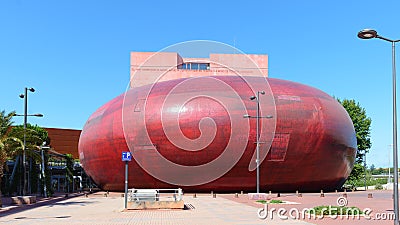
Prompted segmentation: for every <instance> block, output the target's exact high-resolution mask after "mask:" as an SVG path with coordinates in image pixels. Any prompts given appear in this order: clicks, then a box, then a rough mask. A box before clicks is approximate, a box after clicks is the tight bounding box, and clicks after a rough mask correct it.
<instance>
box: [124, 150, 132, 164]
mask: <svg viewBox="0 0 400 225" xmlns="http://www.w3.org/2000/svg"><path fill="white" fill-rule="evenodd" d="M131 160H132V154H131V153H130V152H122V161H123V162H127V161H131Z"/></svg>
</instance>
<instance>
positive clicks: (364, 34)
mask: <svg viewBox="0 0 400 225" xmlns="http://www.w3.org/2000/svg"><path fill="white" fill-rule="evenodd" d="M357 36H358V37H359V38H361V39H371V38H379V39H382V40H384V41H388V42H391V43H392V88H393V176H394V182H393V192H394V198H393V205H394V214H395V220H394V224H396V225H398V224H399V183H398V182H399V174H398V159H397V108H396V45H395V43H396V42H399V41H400V39H399V40H391V39H389V38H385V37H382V36H379V35H378V32H376V30H371V29H364V30H362V31H360V32H358V34H357Z"/></svg>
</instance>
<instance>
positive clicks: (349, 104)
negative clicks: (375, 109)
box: [338, 99, 371, 163]
mask: <svg viewBox="0 0 400 225" xmlns="http://www.w3.org/2000/svg"><path fill="white" fill-rule="evenodd" d="M338 101H339V102H340V103H341V104H342V106H343V107H344V108H345V109H346V111H347V113H348V114H349V116H350V118H351V120H352V121H353V125H354V130H355V131H356V138H357V155H356V163H362V162H363V158H364V155H365V154H366V153H368V151H369V149H370V148H371V139H370V133H371V118H369V117H368V116H367V113H366V111H365V109H364V108H363V107H361V106H360V104H359V103H358V102H356V101H355V100H348V99H344V100H340V99H338Z"/></svg>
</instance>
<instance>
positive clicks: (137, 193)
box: [128, 188, 183, 202]
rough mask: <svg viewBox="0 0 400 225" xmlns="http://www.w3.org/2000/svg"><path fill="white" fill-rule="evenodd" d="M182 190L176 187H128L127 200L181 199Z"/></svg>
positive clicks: (175, 200) (176, 200)
mask: <svg viewBox="0 0 400 225" xmlns="http://www.w3.org/2000/svg"><path fill="white" fill-rule="evenodd" d="M182 196H183V192H182V189H181V188H178V189H135V188H133V189H128V201H129V202H142V201H151V202H155V201H174V202H178V201H181V200H182Z"/></svg>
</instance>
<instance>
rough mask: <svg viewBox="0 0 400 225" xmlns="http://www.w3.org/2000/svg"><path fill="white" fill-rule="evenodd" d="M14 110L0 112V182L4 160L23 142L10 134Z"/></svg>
mask: <svg viewBox="0 0 400 225" xmlns="http://www.w3.org/2000/svg"><path fill="white" fill-rule="evenodd" d="M14 115H15V112H14V111H13V112H10V113H8V114H6V112H5V111H4V110H3V111H1V112H0V184H1V180H2V177H3V174H4V167H5V162H6V160H7V158H8V156H9V154H10V152H13V151H15V149H17V150H18V149H22V147H23V142H22V141H21V140H20V139H18V138H17V137H14V136H12V135H11V134H10V130H11V126H12V124H13V122H12V117H13V116H14ZM1 193H2V190H1V189H0V207H1V206H2V202H1V196H2V194H1Z"/></svg>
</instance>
